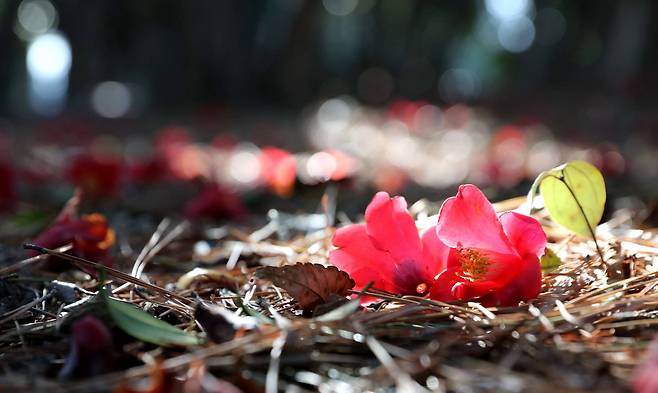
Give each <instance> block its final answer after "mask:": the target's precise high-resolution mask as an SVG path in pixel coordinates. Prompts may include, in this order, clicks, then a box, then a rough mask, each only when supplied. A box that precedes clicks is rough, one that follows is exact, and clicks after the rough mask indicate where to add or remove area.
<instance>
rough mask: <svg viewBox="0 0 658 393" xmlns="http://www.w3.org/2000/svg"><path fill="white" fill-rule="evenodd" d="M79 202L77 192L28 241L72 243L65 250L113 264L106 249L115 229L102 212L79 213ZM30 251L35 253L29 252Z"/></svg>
mask: <svg viewBox="0 0 658 393" xmlns="http://www.w3.org/2000/svg"><path fill="white" fill-rule="evenodd" d="M78 204H79V195H76V196H75V197H73V198H72V199H71V200H70V201H69V203H67V205H66V206H65V207H64V209H63V210H62V212H61V213H60V214H59V216H58V217H57V218H56V219H55V221H54V222H53V224H52V225H51V226H50V227H48V228H46V230H44V231H43V232H42V233H41V234H40V235H39V236H37V237H36V238H35V239H34V240H32V241H31V243H34V244H36V245H38V246H41V247H45V248H51V249H52V248H58V247H62V246H65V245H67V244H72V246H73V247H72V248H71V250H69V251H68V252H67V253H69V254H71V255H75V256H78V257H81V258H85V259H89V260H91V261H94V262H98V263H102V264H104V265H105V266H112V259H111V257H110V253H109V251H110V247H111V246H112V245H113V244H114V231H113V230H112V229H111V228H110V227H109V225H108V223H107V220H106V219H105V216H103V215H102V214H98V213H93V214H87V215H83V216H81V217H78V214H77V206H78ZM31 255H37V253H36V252H31ZM51 259H52V258H51ZM49 267H52V266H49Z"/></svg>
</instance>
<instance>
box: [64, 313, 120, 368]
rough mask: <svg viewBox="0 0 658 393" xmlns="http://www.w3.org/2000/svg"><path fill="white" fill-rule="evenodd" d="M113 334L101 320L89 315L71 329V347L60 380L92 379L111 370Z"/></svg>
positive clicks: (75, 323)
mask: <svg viewBox="0 0 658 393" xmlns="http://www.w3.org/2000/svg"><path fill="white" fill-rule="evenodd" d="M111 352H112V334H111V333H110V331H109V330H108V328H107V327H106V326H105V324H103V322H102V321H101V320H99V319H98V318H96V317H93V316H91V315H87V316H85V317H83V318H81V319H79V320H77V321H75V322H74V323H73V326H72V327H71V347H70V350H69V354H68V356H67V358H66V362H65V363H64V367H62V369H61V370H60V372H59V378H61V379H67V378H71V377H92V376H96V375H100V374H103V373H105V372H107V371H108V369H110V368H111V363H112V357H111Z"/></svg>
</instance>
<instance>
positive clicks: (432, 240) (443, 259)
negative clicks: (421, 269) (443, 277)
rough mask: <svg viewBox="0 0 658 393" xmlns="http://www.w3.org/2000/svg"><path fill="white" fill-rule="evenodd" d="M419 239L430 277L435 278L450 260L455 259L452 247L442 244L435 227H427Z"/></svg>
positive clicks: (453, 260)
mask: <svg viewBox="0 0 658 393" xmlns="http://www.w3.org/2000/svg"><path fill="white" fill-rule="evenodd" d="M421 241H422V243H423V260H424V261H425V263H426V269H427V271H428V274H430V275H431V277H433V278H435V277H436V276H437V275H438V274H439V273H441V272H442V271H444V270H445V269H446V268H447V267H448V265H449V262H450V261H452V262H455V261H456V258H455V254H454V252H452V250H453V249H451V248H450V247H448V246H446V245H445V244H443V242H442V241H441V240H439V237H438V236H437V235H436V227H431V228H427V229H426V230H425V231H424V232H423V234H422V235H421Z"/></svg>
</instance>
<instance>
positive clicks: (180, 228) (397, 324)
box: [0, 199, 658, 392]
mask: <svg viewBox="0 0 658 393" xmlns="http://www.w3.org/2000/svg"><path fill="white" fill-rule="evenodd" d="M520 202H521V201H519V200H518V199H515V200H510V201H503V202H502V205H504V206H505V208H506V209H509V208H510V204H511V205H512V208H514V207H518V205H519V204H520ZM435 212H436V209H435V208H434V206H433V204H431V203H425V204H424V205H423V206H421V205H415V210H414V213H415V214H416V216H417V217H423V216H430V215H431V214H433V213H435ZM533 216H534V217H536V218H537V219H538V220H540V222H541V223H542V224H543V225H544V229H545V231H546V233H547V234H548V235H549V240H550V244H549V248H550V249H551V250H552V251H553V253H554V254H555V256H556V258H559V262H555V260H553V261H552V263H551V266H550V269H548V270H546V271H545V273H544V275H543V289H542V293H541V294H540V296H539V297H538V298H537V299H535V300H533V301H531V302H530V303H528V304H522V305H520V306H517V307H504V308H485V307H483V306H481V305H479V304H478V303H466V304H449V303H443V302H438V301H432V300H428V299H426V298H421V297H415V296H403V297H401V296H398V295H396V294H392V293H387V292H384V291H381V290H379V289H377V288H366V289H365V290H363V291H362V292H361V293H356V292H355V291H351V290H350V289H351V288H352V286H351V285H349V284H350V281H351V279H350V278H349V277H347V275H346V274H345V275H343V274H344V273H343V274H341V273H340V272H339V271H338V270H336V269H335V268H330V267H329V268H328V267H327V266H328V262H327V255H328V251H329V249H330V246H331V237H332V235H333V231H334V228H333V227H332V226H325V227H321V226H320V227H319V226H318V225H317V223H316V221H317V217H316V216H315V215H306V216H305V215H296V216H294V219H293V220H292V221H291V217H292V215H291V216H287V215H286V214H278V215H277V214H272V213H271V214H270V222H269V224H267V225H265V226H258V225H253V226H245V225H241V226H239V227H238V226H233V225H227V226H225V227H223V228H222V230H221V231H219V230H215V231H213V230H212V228H205V229H204V230H199V229H198V228H194V227H190V226H189V225H187V224H185V223H177V222H175V221H174V220H172V219H167V220H165V221H163V222H162V223H161V224H160V225H158V226H155V225H154V226H153V228H154V232H153V234H152V235H150V237H149V235H147V234H143V233H142V234H140V235H138V236H137V239H141V241H143V243H142V244H145V246H144V248H143V250H142V251H141V253H139V256H138V257H137V258H136V260H134V261H133V268H132V270H131V269H130V268H128V269H125V266H123V267H124V268H123V269H112V268H106V267H105V268H104V276H105V279H104V280H101V279H100V278H99V277H96V276H94V275H89V273H88V272H89V270H90V268H96V269H98V268H103V267H102V266H99V265H97V264H94V263H93V262H94V261H87V260H85V259H84V258H80V257H73V256H68V255H67V254H66V255H67V256H66V259H67V260H68V261H69V262H70V263H71V266H72V267H79V269H75V268H74V269H72V270H71V271H69V272H64V273H61V274H59V275H58V276H52V278H57V280H58V282H66V283H68V284H69V285H68V286H63V285H62V284H59V285H51V286H42V287H39V285H38V283H39V282H44V280H45V279H46V278H45V277H41V276H39V275H38V274H37V273H34V272H32V271H31V270H30V269H29V268H27V269H25V268H24V266H25V262H24V261H19V262H17V263H16V264H17V265H18V267H16V268H14V269H12V268H11V266H10V268H9V269H7V268H5V269H3V271H2V275H3V277H2V278H1V279H2V281H1V282H0V288H1V289H2V291H3V293H7V294H8V295H7V296H6V298H7V299H4V298H5V297H4V296H3V303H2V304H3V309H2V314H1V315H0V321H1V322H0V346H1V348H2V349H1V350H0V352H1V355H0V359H2V361H1V362H0V363H2V369H3V373H2V375H0V385H2V386H4V387H5V389H6V390H12V391H17V392H19V391H44V390H49V391H51V392H60V391H62V392H64V391H65V392H86V391H114V392H155V391H158V392H159V391H163V392H164V391H185V392H187V391H189V392H196V391H200V392H201V391H207V392H214V391H235V392H238V391H243V392H252V391H253V392H261V391H262V392H275V391H295V392H305V391H322V392H332V391H335V392H361V391H381V392H387V391H396V390H397V391H426V390H431V391H448V392H518V391H531V392H558V391H559V392H584V391H591V390H594V389H596V390H597V391H601V392H612V391H625V390H628V386H629V380H630V378H631V375H632V371H633V368H634V367H635V366H636V365H637V364H638V363H639V362H640V361H641V359H642V354H643V352H644V350H645V349H646V347H647V346H648V345H649V343H650V342H651V340H652V339H653V336H654V334H655V332H657V331H658V329H657V328H656V326H658V323H657V322H656V321H658V318H656V316H657V315H658V313H656V311H655V310H656V305H658V268H657V266H656V265H655V264H654V263H655V260H656V256H657V255H658V235H657V234H656V233H655V232H653V231H651V230H643V229H636V228H629V227H628V226H626V225H625V224H626V223H625V222H622V221H616V222H614V221H610V222H607V223H604V224H602V225H601V226H600V227H599V230H598V231H597V241H598V245H599V247H600V248H601V251H602V253H603V256H604V260H601V258H600V256H599V254H598V253H597V249H596V245H595V243H594V242H593V241H592V240H591V239H586V238H581V237H577V236H573V235H571V234H568V233H567V232H565V231H564V230H562V229H560V228H557V227H555V226H554V225H553V224H552V223H551V222H550V221H549V220H547V217H546V213H545V212H543V211H539V212H536V213H534V214H533ZM272 217H275V219H272ZM304 217H308V219H309V220H315V221H313V222H309V223H308V225H303V223H302V221H303V218H304ZM287 221H290V222H292V225H291V226H287V225H286V223H287ZM328 222H331V221H330V220H326V221H325V224H326V223H328ZM299 228H303V229H304V230H299ZM220 232H221V233H222V234H221V236H215V235H217V234H218V233H220ZM282 233H283V234H285V236H280V234H282ZM199 242H203V243H205V244H206V246H207V247H205V251H204V250H203V249H200V248H199V247H196V245H198V243H199ZM236 249H238V250H239V251H235V250H236ZM41 251H42V252H44V251H45V250H41ZM62 251H65V250H55V251H51V250H48V251H45V252H47V253H49V254H51V255H58V256H60V257H61V256H62V255H61V254H59V253H60V252H62ZM200 251H201V252H200ZM195 255H196V256H195ZM204 255H205V256H206V257H207V258H205V259H204V260H201V259H203V258H201V257H203V256H204ZM209 255H212V258H210V257H208V256H209ZM36 258H40V257H36ZM193 260H195V261H196V262H195V263H191V262H193ZM172 261H173V263H172ZM227 262H231V263H230V264H227ZM199 264H202V265H203V267H202V268H201V269H202V270H194V269H197V268H199ZM28 266H29V265H28ZM184 267H185V268H187V267H189V268H188V269H183V268H184ZM126 270H127V271H131V274H128V273H124V271H126ZM192 272H194V273H192ZM283 272H286V274H285V275H282V273H283ZM290 272H292V275H291V274H290ZM325 273H326V275H325ZM46 277H48V276H46ZM254 278H260V279H258V280H254ZM181 280H183V284H184V285H183V284H181ZM177 282H178V284H179V285H177V284H176V283H177ZM352 285H353V283H352ZM39 288H40V289H39ZM65 288H68V289H65ZM104 290H106V291H107V296H108V299H110V304H112V305H115V306H116V305H120V306H119V309H120V312H123V313H124V314H128V316H130V315H132V316H133V317H134V318H132V320H131V321H128V322H126V321H123V322H122V320H121V318H118V319H117V318H116V316H114V315H113V310H114V313H116V312H117V309H116V307H114V308H113V306H110V307H108V306H107V304H105V305H103V303H102V302H99V301H97V300H98V299H99V298H100V297H99V296H100V295H101V292H102V291H104ZM65 291H66V293H64V292H65ZM347 294H352V295H353V296H356V295H362V296H370V297H375V298H378V299H379V301H378V302H375V303H373V304H371V305H369V306H367V307H361V306H360V305H359V303H358V301H357V300H352V301H349V300H348V299H346V298H344V297H343V296H341V295H347ZM9 298H12V299H15V303H11V302H10V301H8V299H9ZM336 299H342V300H341V301H337V300H336ZM322 306H324V307H325V309H324V310H322V311H321V312H318V311H315V312H313V310H314V309H315V310H317V307H322ZM138 313H139V314H138ZM145 315H148V317H145ZM85 318H95V319H97V322H94V324H98V323H102V324H103V326H105V327H106V328H107V329H109V331H111V334H112V341H113V349H112V353H111V354H110V353H107V354H106V355H107V357H108V358H110V357H111V359H112V361H111V362H98V364H100V366H98V367H95V370H94V372H93V373H92V372H89V371H84V367H83V368H82V370H83V372H80V371H78V372H77V373H78V374H82V375H77V374H75V373H73V372H68V373H61V374H60V376H59V379H58V373H60V371H61V370H62V369H63V367H64V366H65V362H66V361H67V357H68V358H70V357H71V356H73V355H71V353H70V351H71V349H70V348H69V345H68V344H67V343H68V342H75V338H74V337H73V338H72V336H71V332H72V330H74V329H75V328H74V326H76V325H75V324H76V322H78V321H84V320H85ZM126 319H130V318H126ZM134 319H138V320H140V321H141V322H140V323H141V325H140V324H139V323H138V324H135V323H134V321H133V320H134ZM154 321H158V322H157V323H155V322H154ZM149 324H153V325H152V326H150V325H149ZM127 325H129V327H126V326H127ZM165 325H166V326H168V327H167V328H162V326H165ZM136 326H137V327H136ZM149 328H150V329H151V332H155V331H158V330H163V331H164V332H169V333H162V332H159V333H161V334H165V335H166V334H172V335H173V336H175V337H176V338H178V339H180V341H179V342H177V343H176V345H173V346H171V345H168V344H170V343H167V342H164V341H157V340H149V339H148V338H149V337H147V335H148V334H149ZM131 329H133V330H134V329H141V330H140V333H138V334H136V333H135V332H134V331H132V332H131ZM131 333H132V334H131ZM62 337H66V338H67V340H62ZM135 337H138V339H136V338H135ZM154 337H156V335H153V336H152V337H151V338H154ZM204 337H205V338H206V340H201V339H200V338H204ZM170 338H171V337H170ZM71 340H73V341H71ZM153 341H156V342H155V343H154V342H153ZM101 347H102V346H101ZM73 366H75V365H69V366H68V367H73ZM74 374H75V377H71V376H72V375H74ZM186 389H187V390H186ZM222 389H224V390H222ZM231 389H233V390H231Z"/></svg>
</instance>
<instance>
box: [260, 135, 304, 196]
mask: <svg viewBox="0 0 658 393" xmlns="http://www.w3.org/2000/svg"><path fill="white" fill-rule="evenodd" d="M260 166H261V176H262V179H263V182H264V183H265V184H266V185H267V186H268V187H269V188H270V189H271V190H272V192H274V193H275V194H276V195H278V196H288V195H290V193H291V192H292V190H293V188H294V186H295V179H296V177H297V162H296V160H295V157H294V156H293V155H292V154H290V153H289V152H288V151H286V150H283V149H279V148H278V147H272V146H267V147H264V148H262V149H261V153H260Z"/></svg>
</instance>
